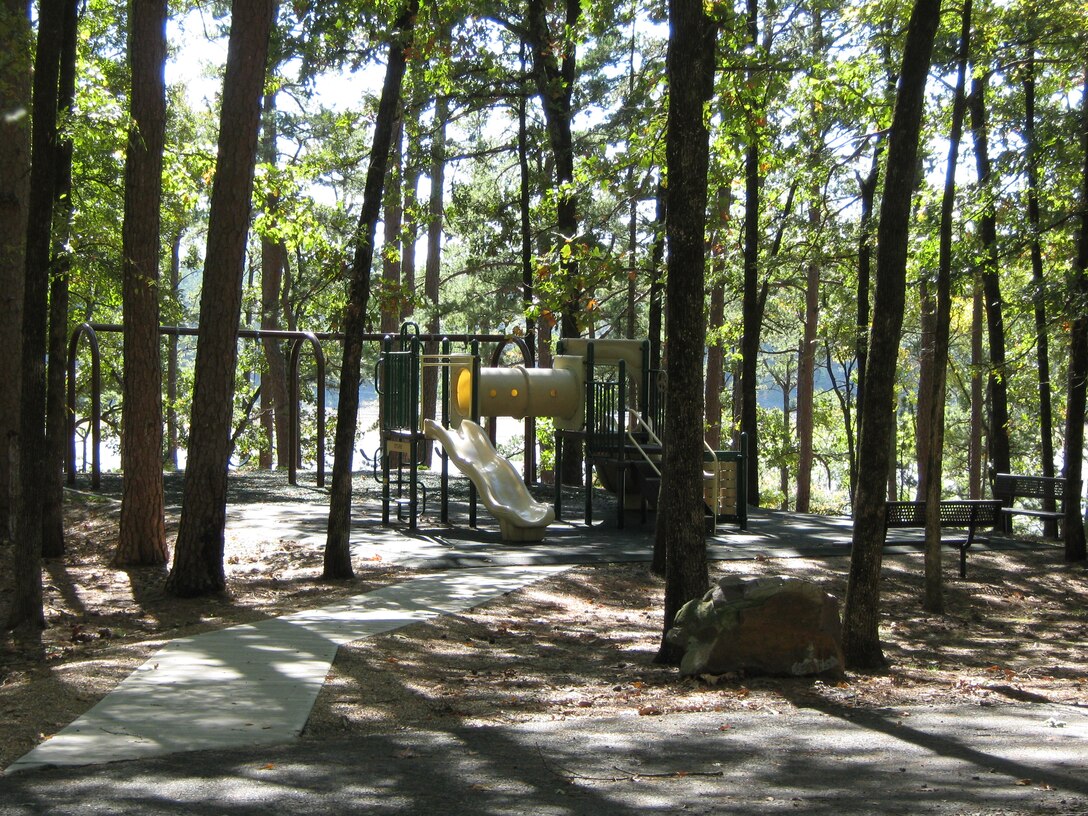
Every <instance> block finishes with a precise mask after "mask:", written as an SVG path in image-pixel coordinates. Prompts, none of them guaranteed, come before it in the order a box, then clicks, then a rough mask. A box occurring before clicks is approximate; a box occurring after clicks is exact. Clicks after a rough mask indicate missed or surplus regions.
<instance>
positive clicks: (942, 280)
mask: <svg viewBox="0 0 1088 816" xmlns="http://www.w3.org/2000/svg"><path fill="white" fill-rule="evenodd" d="M970 44H971V0H965V2H964V4H963V18H962V25H961V28H960V53H959V67H958V72H957V79H956V91H955V97H954V99H953V103H952V131H951V133H950V135H949V137H948V163H947V167H946V169H945V177H944V196H943V198H942V200H941V224H940V236H939V239H938V241H939V245H940V254H939V260H938V264H937V302H936V311H935V312H934V321H935V323H936V325H935V327H934V334H933V379H932V386H931V389H930V392H929V415H928V424H929V437H928V444H927V447H928V449H929V458H928V459H927V460H926V462H925V479H924V482H925V485H926V489H925V494H924V499H925V502H926V530H925V535H926V546H925V573H926V588H925V600H924V603H923V607H924V608H925V609H926V611H927V612H933V613H941V612H943V611H944V596H943V582H942V577H941V557H942V552H941V499H942V498H943V497H942V495H941V484H942V481H943V473H944V407H945V398H946V387H945V384H946V381H947V372H948V342H949V341H948V338H949V324H950V323H951V313H952V228H953V217H954V216H953V207H954V206H955V203H956V165H957V163H958V161H959V150H960V140H961V139H962V137H963V118H964V111H965V108H966V105H967V100H966V84H967V57H968V50H969V49H970Z"/></svg>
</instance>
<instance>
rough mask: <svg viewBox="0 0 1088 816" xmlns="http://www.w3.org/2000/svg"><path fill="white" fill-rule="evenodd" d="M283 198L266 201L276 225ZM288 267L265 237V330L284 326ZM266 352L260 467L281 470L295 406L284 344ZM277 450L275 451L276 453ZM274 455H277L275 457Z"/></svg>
mask: <svg viewBox="0 0 1088 816" xmlns="http://www.w3.org/2000/svg"><path fill="white" fill-rule="evenodd" d="M277 137H278V129H277V127H276V94H275V93H266V94H265V95H264V105H263V111H262V116H261V146H260V150H261V160H262V161H263V162H264V163H265V164H267V165H269V166H270V167H272V168H275V167H276V164H277V161H278V156H279V151H278V148H277V146H276V140H277ZM278 203H279V197H278V196H277V195H276V194H274V193H270V194H269V195H268V196H267V197H266V199H265V201H264V209H265V212H266V214H267V215H268V216H269V218H270V219H272V220H273V221H275V219H276V217H277V213H276V208H277V205H278ZM286 264H287V246H286V245H285V244H284V242H283V241H282V240H279V239H276V238H272V237H269V236H267V235H262V236H261V328H262V329H263V330H266V331H278V330H279V329H280V328H281V322H280V297H281V294H282V292H283V270H284V267H285V266H286ZM261 350H262V351H263V352H264V370H263V372H262V374H261V427H262V428H263V429H264V433H265V438H266V439H267V443H265V444H262V445H261V450H260V460H259V463H260V466H261V467H262V468H271V467H272V463H273V461H275V463H276V465H277V466H278V467H280V468H286V467H288V466H289V465H290V461H291V460H290V457H291V456H294V455H295V452H294V451H293V450H291V442H290V440H291V427H290V423H291V406H290V405H288V393H287V392H288V389H287V361H286V358H285V356H284V353H283V341H281V340H278V339H276V338H273V337H262V338H261ZM272 448H274V450H272ZM273 454H274V455H273Z"/></svg>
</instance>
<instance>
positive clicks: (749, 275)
mask: <svg viewBox="0 0 1088 816" xmlns="http://www.w3.org/2000/svg"><path fill="white" fill-rule="evenodd" d="M747 26H748V41H749V42H750V43H751V45H752V46H753V47H755V46H756V45H757V44H758V42H759V5H758V0H748V7H747ZM747 84H748V86H749V88H750V89H754V88H755V85H756V79H755V69H754V68H753V69H750V70H749V72H748V78H747ZM752 92H753V93H754V90H753V91H752ZM759 107H760V106H759V105H758V104H754V105H752V108H751V111H750V112H749V113H748V147H747V150H746V151H745V154H744V294H743V313H744V314H743V322H744V334H743V336H742V337H741V410H740V427H741V431H743V432H744V433H746V434H747V435H748V456H747V460H746V462H745V464H746V467H747V474H746V477H745V478H746V479H747V482H748V503H749V504H751V505H754V506H756V507H758V506H759V505H760V499H759V407H758V402H757V391H758V386H759V341H760V335H761V334H762V331H763V306H764V304H765V303H766V297H765V296H764V295H762V292H761V289H760V283H759V209H760V195H761V192H762V187H763V177H762V172H761V170H760V150H759V148H760V145H759V139H760V132H759V131H760V128H759V125H758V124H757V122H758V121H759V120H760V119H762V115H761V113H760V110H759Z"/></svg>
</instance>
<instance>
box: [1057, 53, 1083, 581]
mask: <svg viewBox="0 0 1088 816" xmlns="http://www.w3.org/2000/svg"><path fill="white" fill-rule="evenodd" d="M1083 88H1084V90H1083V92H1082V95H1081V123H1080V127H1081V133H1080V136H1081V139H1080V142H1081V154H1082V156H1083V161H1084V167H1083V169H1082V170H1081V191H1080V232H1079V233H1078V235H1077V257H1076V266H1075V268H1074V274H1073V281H1072V291H1071V292H1070V295H1071V297H1070V302H1071V304H1072V309H1071V312H1070V314H1071V316H1072V323H1071V325H1070V329H1069V375H1068V376H1069V385H1068V397H1067V399H1066V408H1065V417H1066V418H1065V478H1067V479H1069V480H1071V481H1073V482H1080V481H1081V480H1082V479H1083V478H1084V421H1085V396H1086V391H1088V67H1086V68H1085V71H1084V85H1083ZM1081 492H1082V491H1079V490H1078V491H1077V492H1076V493H1074V494H1073V495H1071V496H1069V497H1067V498H1066V501H1065V518H1064V519H1063V526H1064V531H1063V532H1064V535H1065V560H1066V561H1083V560H1085V558H1088V546H1086V544H1085V529H1084V519H1083V518H1082V516H1081V500H1080V496H1081Z"/></svg>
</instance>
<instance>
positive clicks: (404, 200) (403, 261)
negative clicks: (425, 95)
mask: <svg viewBox="0 0 1088 816" xmlns="http://www.w3.org/2000/svg"><path fill="white" fill-rule="evenodd" d="M418 95H419V94H418V92H417V93H416V96H418ZM422 104H423V103H422V102H421V101H420V102H416V101H413V103H412V105H411V107H409V108H408V113H409V115H410V116H412V117H413V119H415V118H417V117H418V116H419V114H420V109H421V107H422ZM406 130H407V131H408V132H407V139H406V147H405V150H404V158H403V160H402V162H401V167H402V176H403V184H402V185H401V186H402V189H401V229H400V246H401V250H400V281H401V290H402V291H403V292H404V298H403V300H402V301H401V309H400V319H401V321H405V320H411V319H412V317H413V316H414V315H415V312H416V238H417V237H418V235H419V224H418V218H419V215H418V210H419V197H418V188H419V175H420V170H419V152H420V145H419V138H420V135H419V128H418V127H411V128H407V127H406Z"/></svg>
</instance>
